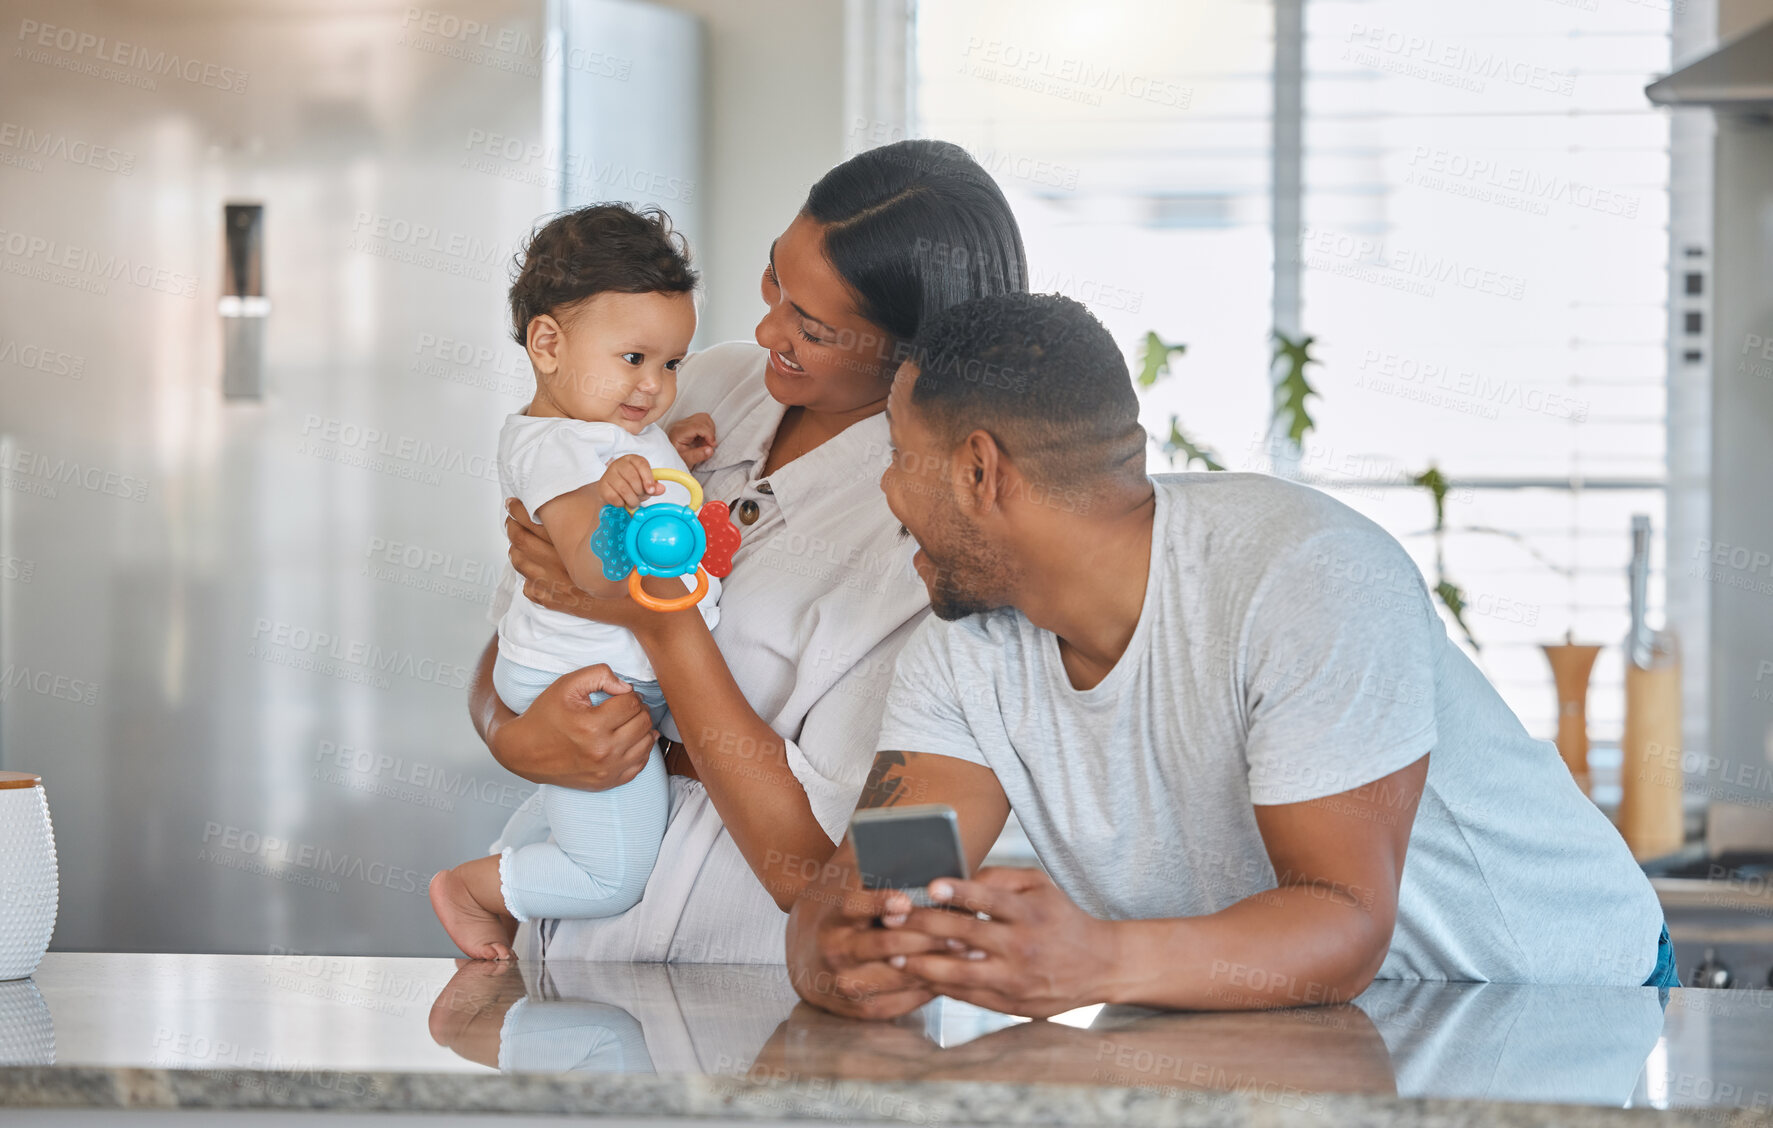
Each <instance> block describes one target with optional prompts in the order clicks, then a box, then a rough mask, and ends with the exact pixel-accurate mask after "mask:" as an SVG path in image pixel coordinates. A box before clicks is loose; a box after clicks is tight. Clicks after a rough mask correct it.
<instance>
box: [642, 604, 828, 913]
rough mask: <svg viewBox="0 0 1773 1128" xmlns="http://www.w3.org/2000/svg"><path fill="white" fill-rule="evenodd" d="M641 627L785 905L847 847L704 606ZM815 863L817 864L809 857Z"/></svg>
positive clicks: (761, 875) (702, 757)
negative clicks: (816, 810)
mask: <svg viewBox="0 0 1773 1128" xmlns="http://www.w3.org/2000/svg"><path fill="white" fill-rule="evenodd" d="M654 617H655V618H656V619H657V620H658V622H657V623H656V624H654V625H653V626H652V627H651V628H650V629H648V630H646V631H644V632H637V633H636V637H638V638H639V639H640V640H641V645H642V646H644V647H645V648H646V654H647V657H648V658H649V659H651V660H652V664H653V672H654V676H656V677H657V678H658V679H659V687H660V688H661V689H663V690H664V692H665V700H666V702H667V703H668V704H669V705H670V706H671V715H672V717H673V718H674V719H675V720H676V722H677V731H678V733H679V734H680V735H681V736H682V737H683V746H684V749H685V750H686V751H687V752H688V753H689V758H690V763H692V764H694V765H695V769H696V775H697V777H698V778H700V779H701V781H702V786H704V787H706V788H707V789H708V798H709V799H710V800H712V801H713V803H714V809H715V810H716V811H718V812H719V813H720V818H721V821H722V822H724V823H725V824H726V829H727V833H728V834H731V835H732V836H733V844H734V845H735V846H737V847H738V848H739V853H740V854H742V855H744V858H745V861H746V862H748V863H749V864H750V866H751V871H752V872H753V873H755V874H756V875H757V879H758V880H759V881H761V882H762V883H763V887H764V888H765V889H767V890H768V891H769V894H770V896H771V897H773V898H775V902H776V904H777V905H778V906H779V907H780V908H781V909H782V910H783V911H784V912H785V911H787V910H788V909H789V908H791V907H792V906H793V904H794V900H795V898H797V897H799V896H800V891H801V890H802V889H804V888H805V887H806V884H807V877H806V876H805V875H806V874H809V873H817V872H818V870H819V867H821V866H823V865H824V864H825V862H826V861H827V860H828V859H829V858H830V857H831V854H832V851H834V850H836V849H837V845H836V843H834V842H832V841H831V839H830V838H829V837H827V836H826V834H825V831H824V829H823V828H822V827H820V826H819V822H818V820H817V819H816V818H814V817H813V809H812V804H811V803H810V802H809V801H808V799H807V794H806V791H805V790H804V789H803V788H802V787H801V783H800V779H799V778H798V777H797V776H795V774H794V770H793V768H791V767H790V766H789V764H788V746H787V742H786V741H784V740H783V739H782V738H781V737H780V736H777V735H776V732H775V730H774V729H772V728H770V726H769V725H768V724H766V723H764V720H763V718H762V717H759V716H758V715H757V712H756V710H754V709H752V708H751V703H750V702H748V701H746V700H745V695H744V693H742V692H741V691H740V690H739V686H738V683H737V682H735V681H734V680H733V674H732V670H731V669H729V668H728V666H727V664H726V658H725V656H723V655H722V654H721V653H720V647H719V646H718V645H717V644H716V643H715V641H714V635H713V634H712V633H710V632H709V630H708V624H707V623H706V622H704V621H703V619H702V616H701V615H700V614H698V613H696V612H695V611H693V610H691V611H679V612H674V613H671V614H665V615H655V616H654ZM809 863H810V864H809Z"/></svg>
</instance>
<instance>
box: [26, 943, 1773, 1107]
mask: <svg viewBox="0 0 1773 1128" xmlns="http://www.w3.org/2000/svg"><path fill="white" fill-rule="evenodd" d="M1665 1004H1666V1009H1665ZM0 1066H3V1067H4V1068H0V1103H3V1104H11V1105H37V1106H43V1107H120V1106H124V1107H127V1106H141V1107H187V1108H200V1107H207V1108H220V1107H231V1108H243V1107H258V1108H268V1107H291V1108H315V1109H319V1108H324V1109H337V1110H344V1109H361V1110H385V1111H456V1110H464V1109H475V1110H503V1111H511V1112H528V1113H535V1112H584V1111H598V1112H605V1113H619V1114H625V1115H669V1116H686V1115H687V1116H710V1115H712V1116H721V1117H725V1118H729V1119H758V1118H767V1119H783V1118H800V1117H832V1116H836V1117H840V1118H844V1119H863V1120H889V1121H907V1120H913V1121H918V1122H923V1123H935V1122H942V1123H983V1122H1012V1121H1015V1122H1029V1121H1031V1120H1037V1121H1040V1122H1045V1123H1065V1122H1081V1121H1084V1120H1090V1119H1095V1118H1104V1117H1107V1118H1113V1119H1117V1120H1122V1121H1139V1122H1143V1121H1149V1122H1152V1123H1157V1122H1170V1123H1178V1122H1196V1121H1198V1122H1201V1123H1206V1122H1209V1121H1211V1120H1213V1119H1215V1118H1219V1117H1223V1116H1224V1115H1226V1114H1227V1113H1228V1112H1230V1111H1231V1110H1233V1109H1235V1108H1237V1107H1239V1106H1256V1105H1260V1106H1261V1107H1262V1109H1263V1114H1264V1116H1265V1117H1267V1118H1270V1119H1274V1118H1278V1119H1280V1120H1282V1121H1286V1120H1291V1119H1293V1116H1292V1115H1289V1114H1295V1115H1299V1116H1309V1117H1311V1118H1312V1120H1313V1121H1314V1122H1315V1121H1318V1120H1321V1118H1322V1116H1323V1115H1330V1116H1331V1117H1332V1118H1342V1117H1343V1116H1346V1117H1348V1118H1354V1119H1362V1120H1372V1119H1374V1118H1375V1117H1378V1118H1379V1119H1383V1120H1386V1121H1389V1122H1407V1121H1412V1120H1415V1119H1419V1118H1430V1119H1432V1118H1433V1117H1432V1116H1430V1112H1431V1111H1432V1110H1434V1109H1439V1110H1440V1114H1444V1113H1445V1112H1446V1111H1447V1109H1446V1108H1445V1107H1444V1106H1442V1105H1441V1104H1440V1103H1439V1102H1441V1101H1458V1102H1471V1101H1475V1102H1483V1105H1482V1106H1481V1107H1482V1108H1484V1109H1487V1110H1489V1111H1490V1112H1493V1113H1494V1115H1495V1118H1496V1119H1497V1121H1498V1122H1501V1121H1502V1120H1505V1119H1506V1120H1508V1122H1510V1123H1522V1122H1523V1119H1524V1120H1526V1121H1531V1122H1536V1123H1537V1122H1543V1123H1547V1124H1550V1123H1568V1122H1569V1117H1570V1116H1571V1115H1572V1114H1574V1113H1575V1112H1576V1110H1574V1109H1571V1108H1569V1107H1568V1106H1570V1105H1587V1106H1592V1108H1591V1110H1589V1112H1586V1113H1584V1119H1585V1120H1588V1119H1592V1118H1593V1117H1594V1116H1595V1115H1599V1114H1602V1113H1603V1111H1604V1110H1607V1109H1613V1110H1620V1109H1626V1108H1645V1107H1648V1108H1660V1109H1666V1110H1675V1111H1677V1112H1678V1110H1682V1109H1687V1110H1692V1111H1694V1112H1705V1114H1706V1115H1708V1116H1710V1117H1711V1118H1712V1119H1714V1120H1715V1118H1716V1115H1717V1111H1718V1110H1721V1109H1741V1110H1756V1111H1766V1110H1767V1109H1768V1108H1769V1106H1773V994H1770V993H1768V992H1749V991H1719V992H1708V991H1694V990H1677V991H1672V992H1667V993H1660V992H1657V991H1656V990H1653V989H1647V988H1628V989H1603V988H1546V987H1523V986H1509V985H1504V984H1446V983H1438V984H1437V983H1414V982H1412V983H1404V982H1382V983H1378V984H1375V985H1374V986H1373V987H1372V988H1370V989H1369V990H1368V991H1367V992H1366V993H1365V994H1363V995H1362V996H1361V997H1360V998H1359V999H1357V1000H1355V1002H1354V1003H1352V1004H1348V1005H1343V1006H1337V1007H1319V1008H1302V1009H1298V1010H1285V1011H1270V1012H1265V1013H1206V1014H1175V1013H1164V1012H1155V1011H1149V1010H1144V1009H1138V1008H1124V1007H1092V1008H1086V1009H1084V1010H1082V1011H1076V1012H1072V1013H1071V1014H1068V1015H1063V1016H1060V1017H1059V1018H1058V1019H1055V1020H1053V1021H1048V1022H1027V1021H1023V1020H1020V1019H1016V1018H1013V1017H1010V1016H1006V1015H1000V1014H996V1013H993V1012H991V1011H985V1010H981V1009H979V1008H977V1007H972V1006H969V1005H966V1004H962V1003H956V1002H954V1001H952V1000H937V1001H936V1002H934V1003H931V1004H930V1005H929V1006H926V1007H924V1008H922V1009H921V1010H919V1011H917V1012H914V1013H913V1014H911V1015H907V1016H905V1017H904V1018H902V1019H900V1020H898V1021H896V1022H892V1023H879V1024H869V1023H859V1022H852V1021H849V1020H845V1019H839V1018H835V1017H833V1016H830V1015H827V1014H825V1013H823V1012H821V1011H818V1010H816V1009H814V1008H812V1007H809V1006H807V1005H805V1004H804V1003H801V1002H799V1001H798V1000H797V999H796V997H795V995H794V991H793V989H792V987H791V986H790V984H789V982H788V977H787V973H786V971H785V970H784V969H782V968H780V967H769V966H735V965H712V966H710V965H664V964H594V963H578V962H551V963H547V964H488V963H470V962H466V961H451V960H435V959H410V960H402V959H371V958H346V957H326V956H298V955H273V956H176V955H108V954H76V953H52V954H51V955H50V956H48V957H46V958H45V960H44V962H43V965H42V967H40V968H39V969H38V972H37V974H36V976H35V977H34V979H31V980H18V981H14V982H11V983H0ZM149 1082H151V1083H149ZM1418 1098H1429V1099H1430V1101H1429V1102H1427V1103H1424V1102H1423V1101H1421V1100H1418ZM1560 1106H1561V1107H1560ZM1535 1109H1537V1112H1535ZM1473 1111H1477V1110H1475V1109H1472V1108H1467V1109H1466V1110H1465V1112H1466V1113H1471V1112H1473ZM1037 1113H1038V1114H1037ZM1486 1118H1488V1117H1487V1115H1486ZM1674 1118H1675V1119H1685V1118H1684V1117H1680V1116H1675V1117H1674Z"/></svg>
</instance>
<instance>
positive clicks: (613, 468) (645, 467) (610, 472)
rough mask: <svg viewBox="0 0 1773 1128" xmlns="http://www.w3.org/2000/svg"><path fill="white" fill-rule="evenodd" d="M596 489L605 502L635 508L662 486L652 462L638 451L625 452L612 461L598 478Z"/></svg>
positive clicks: (663, 489) (662, 488)
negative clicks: (636, 452)
mask: <svg viewBox="0 0 1773 1128" xmlns="http://www.w3.org/2000/svg"><path fill="white" fill-rule="evenodd" d="M597 492H598V494H599V495H600V496H602V498H603V503H604V504H605V505H619V506H621V507H622V508H623V509H634V508H636V507H638V506H639V505H640V503H641V502H643V501H646V500H647V499H648V498H650V497H652V496H653V495H655V494H662V493H664V492H665V487H664V486H662V485H660V484H659V482H658V481H657V480H656V479H655V478H654V477H653V468H652V464H651V463H649V462H647V460H646V459H644V458H642V457H640V455H638V454H624V455H623V456H622V457H620V458H618V459H616V460H615V461H614V462H611V463H610V464H609V466H608V467H606V468H605V469H604V471H603V477H601V478H599V479H598V480H597Z"/></svg>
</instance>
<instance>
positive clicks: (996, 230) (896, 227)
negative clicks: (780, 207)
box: [801, 139, 1028, 347]
mask: <svg viewBox="0 0 1773 1128" xmlns="http://www.w3.org/2000/svg"><path fill="white" fill-rule="evenodd" d="M801 210H802V212H803V213H804V214H806V215H807V216H810V217H811V218H812V219H814V220H815V221H817V222H818V223H820V224H821V225H823V227H824V228H825V257H826V258H827V259H829V260H830V262H831V265H832V266H833V267H834V268H836V270H837V273H838V274H839V275H840V276H842V278H843V280H844V281H845V282H847V283H849V286H850V289H851V290H852V291H853V292H854V293H855V295H856V298H857V300H858V302H859V305H860V312H861V314H862V316H864V317H866V318H867V319H868V320H869V321H872V322H873V323H874V324H876V325H878V326H880V327H881V328H882V329H884V330H886V331H887V332H888V333H890V334H891V335H892V336H893V337H895V338H896V339H897V342H896V343H897V344H898V345H899V346H900V347H904V346H906V345H907V344H908V343H909V342H910V341H911V340H912V338H914V337H916V336H917V331H918V329H919V327H921V326H922V325H923V324H924V322H926V321H928V320H929V319H930V318H931V317H934V316H935V315H936V314H938V313H940V312H942V311H943V310H945V309H947V308H948V307H949V306H952V305H958V304H959V303H961V302H964V301H967V300H968V299H971V298H979V297H985V296H987V295H989V294H1006V293H1021V292H1025V291H1026V290H1027V289H1028V260H1027V257H1026V255H1025V254H1024V253H1023V251H1022V233H1021V231H1020V230H1018V229H1017V227H1016V217H1015V215H1014V214H1013V213H1011V211H1010V205H1009V202H1008V201H1007V200H1005V199H1004V196H1003V192H1002V191H1001V190H999V188H998V187H997V183H996V181H994V180H992V179H991V174H990V173H988V172H986V171H985V170H984V169H983V168H981V167H980V165H979V162H977V161H975V160H973V158H972V157H971V156H969V155H968V154H967V151H966V150H965V149H962V148H961V147H960V146H959V145H956V144H953V143H952V142H948V141H935V140H927V139H918V140H911V141H897V142H894V143H893V144H891V145H882V146H881V147H880V148H878V149H869V150H868V151H866V152H863V153H858V154H857V155H855V156H853V157H851V158H850V159H849V160H847V161H845V162H843V163H842V164H840V165H838V166H837V167H836V168H834V169H832V170H831V171H830V172H827V173H826V174H825V175H824V176H822V177H820V178H819V182H818V183H817V184H815V185H813V189H812V191H811V192H809V193H807V198H806V206H805V207H804V208H802V209H801Z"/></svg>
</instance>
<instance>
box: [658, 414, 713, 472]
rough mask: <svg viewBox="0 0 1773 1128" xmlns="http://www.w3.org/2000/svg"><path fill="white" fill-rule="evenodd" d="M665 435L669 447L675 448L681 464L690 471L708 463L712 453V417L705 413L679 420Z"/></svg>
mask: <svg viewBox="0 0 1773 1128" xmlns="http://www.w3.org/2000/svg"><path fill="white" fill-rule="evenodd" d="M665 434H666V436H667V437H669V438H670V440H671V445H672V446H674V447H676V448H677V453H678V455H679V456H681V457H682V458H683V464H684V465H685V466H688V467H689V468H690V469H691V470H694V469H695V468H696V467H698V466H700V465H701V464H702V463H704V462H706V461H708V458H709V456H710V455H712V454H713V453H714V442H715V439H714V417H713V416H712V415H709V414H708V413H707V412H706V411H698V412H696V413H695V414H694V415H690V416H687V417H685V418H683V419H679V420H678V421H677V422H675V423H673V424H671V426H670V427H669V428H668V429H666V431H665Z"/></svg>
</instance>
